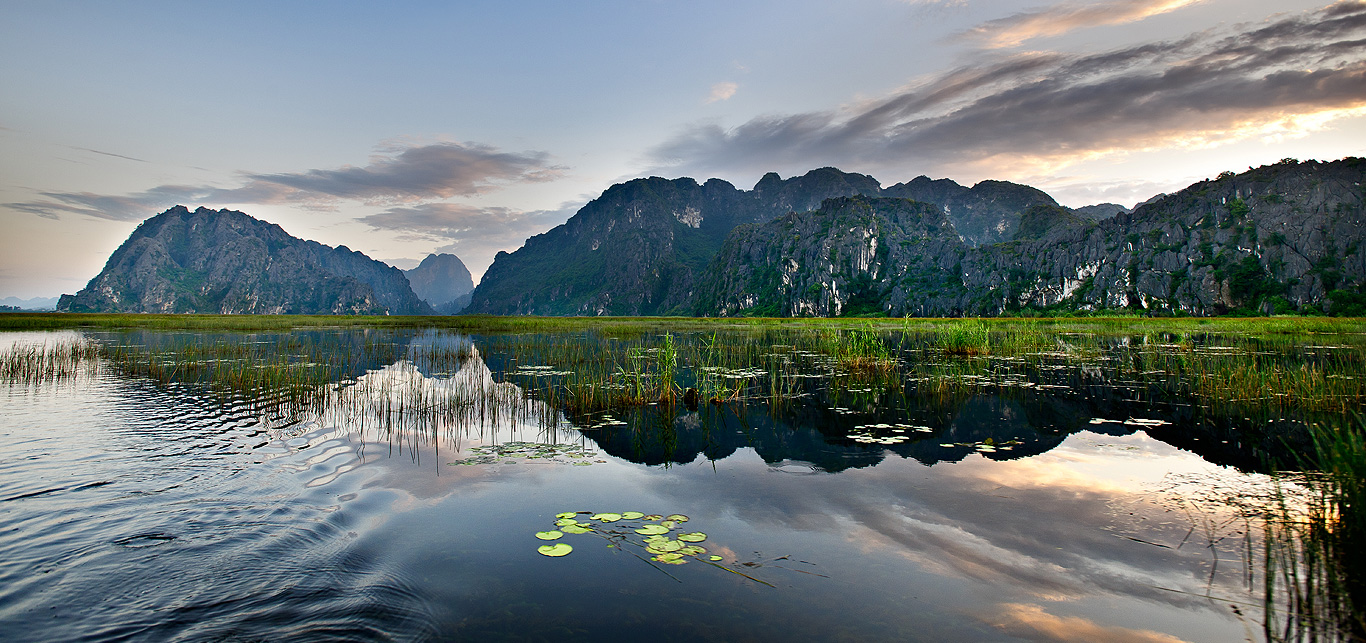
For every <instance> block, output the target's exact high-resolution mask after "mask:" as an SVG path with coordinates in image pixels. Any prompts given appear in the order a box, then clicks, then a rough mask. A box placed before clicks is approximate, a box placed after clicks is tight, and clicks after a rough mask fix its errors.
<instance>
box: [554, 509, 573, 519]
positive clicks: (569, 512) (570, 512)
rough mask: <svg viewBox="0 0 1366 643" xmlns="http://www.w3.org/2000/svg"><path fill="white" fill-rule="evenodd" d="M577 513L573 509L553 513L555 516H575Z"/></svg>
mask: <svg viewBox="0 0 1366 643" xmlns="http://www.w3.org/2000/svg"><path fill="white" fill-rule="evenodd" d="M577 515H579V514H578V512H575V511H566V512H563V513H557V514H555V517H556V518H573V517H574V516H577Z"/></svg>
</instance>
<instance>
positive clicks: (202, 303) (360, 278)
mask: <svg viewBox="0 0 1366 643" xmlns="http://www.w3.org/2000/svg"><path fill="white" fill-rule="evenodd" d="M57 310H59V311H63V312H102V313H220V314H262V313H267V314H271V313H273V314H280V313H293V314H351V315H383V314H390V315H413V314H430V313H431V312H432V309H431V307H430V306H428V305H427V304H426V303H425V302H423V301H422V300H421V299H419V298H418V297H417V295H415V294H413V291H412V289H411V288H410V287H409V286H408V280H407V279H406V278H404V276H403V273H402V272H400V271H399V270H398V269H397V268H394V267H392V266H389V265H386V264H384V263H382V262H379V261H375V260H374V259H371V258H369V257H367V256H365V255H364V254H362V253H359V252H356V251H353V250H351V249H349V248H347V247H346V246H339V247H336V248H332V247H330V246H325V245H323V244H320V243H317V242H315V241H304V240H302V239H298V238H295V237H292V236H290V235H289V234H288V233H286V232H285V231H284V230H283V229H281V228H280V226H278V225H275V224H272V223H267V222H265V221H261V220H258V219H254V218H252V217H250V216H247V215H246V214H243V213H241V212H236V211H232V210H210V209H207V208H199V209H197V210H195V211H194V212H191V211H189V210H188V209H187V208H185V207H184V206H176V207H173V208H171V209H169V210H167V211H166V212H163V213H161V214H159V215H157V216H155V217H152V218H150V219H148V220H146V221H143V222H142V223H141V224H140V225H139V226H138V227H137V229H136V230H134V231H133V234H132V235H130V236H129V237H128V240H127V241H125V242H123V245H121V246H119V248H118V249H117V250H115V251H114V254H112V255H111V256H110V257H109V261H108V262H107V263H106V264H105V266H104V269H103V270H102V271H100V274H99V275H97V276H96V277H95V278H94V279H91V280H90V283H89V284H88V285H86V287H85V288H84V289H82V290H81V291H80V292H78V293H76V294H75V295H63V296H62V298H61V300H60V301H59V302H58V304H57Z"/></svg>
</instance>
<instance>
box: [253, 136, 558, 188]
mask: <svg viewBox="0 0 1366 643" xmlns="http://www.w3.org/2000/svg"><path fill="white" fill-rule="evenodd" d="M548 159H549V155H547V154H546V153H544V152H527V153H522V154H513V153H509V152H500V151H498V150H496V149H494V148H492V147H489V146H487V145H479V144H474V143H466V144H463V145H462V144H459V143H438V144H435V145H424V146H421V147H409V148H405V149H401V150H397V151H396V153H390V154H388V155H376V156H375V157H374V158H372V159H371V161H370V164H369V165H367V166H365V167H344V168H341V169H337V170H309V171H307V172H302V173H293V174H253V175H249V176H248V178H249V179H250V181H251V183H248V187H249V186H251V184H252V183H255V182H260V183H265V184H268V185H275V186H284V187H287V188H291V189H293V190H297V191H299V192H302V193H305V194H308V195H322V196H329V197H336V198H339V199H352V200H357V201H368V202H386V201H397V202H403V201H412V200H421V199H444V198H450V197H454V196H472V195H475V194H479V193H482V192H487V191H489V190H490V189H493V188H494V187H495V186H496V184H498V183H515V182H522V181H546V180H551V179H554V178H558V177H559V176H560V174H561V173H562V171H563V169H564V168H562V167H559V166H554V165H550V164H549V161H548Z"/></svg>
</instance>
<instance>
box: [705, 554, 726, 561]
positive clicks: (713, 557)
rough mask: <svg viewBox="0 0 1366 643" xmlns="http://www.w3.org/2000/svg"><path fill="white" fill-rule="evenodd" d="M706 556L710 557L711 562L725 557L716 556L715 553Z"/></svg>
mask: <svg viewBox="0 0 1366 643" xmlns="http://www.w3.org/2000/svg"><path fill="white" fill-rule="evenodd" d="M708 558H710V559H711V561H712V562H716V561H718V560H725V557H723V556H717V555H716V554H712V555H711V556H708Z"/></svg>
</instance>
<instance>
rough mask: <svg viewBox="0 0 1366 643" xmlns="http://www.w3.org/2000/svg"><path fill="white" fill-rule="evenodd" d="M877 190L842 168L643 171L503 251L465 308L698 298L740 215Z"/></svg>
mask: <svg viewBox="0 0 1366 643" xmlns="http://www.w3.org/2000/svg"><path fill="white" fill-rule="evenodd" d="M877 191H878V183H877V180H876V179H873V178H872V177H869V176H866V175H862V174H851V173H846V172H841V171H839V170H836V169H834V168H821V169H818V170H812V171H811V172H808V173H806V174H805V175H803V176H799V177H793V178H790V179H781V178H779V177H778V175H776V174H769V175H766V176H765V177H764V178H763V179H761V180H760V181H759V183H758V184H757V185H756V186H755V189H754V190H739V189H736V187H735V186H734V185H731V184H730V183H727V182H726V181H722V180H720V179H711V180H708V181H707V182H706V183H702V184H698V183H697V181H695V180H693V179H690V178H681V179H673V180H669V179H663V178H659V177H650V178H646V179H636V180H633V181H627V182H626V183H622V184H618V185H614V186H612V187H610V188H608V189H607V190H606V191H605V192H603V193H602V195H601V196H599V197H598V198H596V199H594V200H593V201H591V202H589V203H588V204H587V205H585V206H584V207H583V208H582V209H580V210H579V211H578V212H577V213H576V214H575V215H574V216H573V217H570V219H569V220H568V221H566V222H565V223H564V224H563V225H560V226H557V227H555V228H553V229H551V230H550V231H548V232H546V233H544V234H539V235H536V236H534V237H531V238H530V239H527V241H526V244H525V245H523V246H522V247H521V248H520V249H518V250H517V251H515V252H512V253H506V252H500V253H498V255H497V256H496V257H495V258H494V261H493V265H492V266H490V267H489V269H488V271H487V272H485V273H484V276H483V278H482V279H481V280H480V282H479V285H478V287H476V288H475V290H474V294H473V295H472V301H471V303H470V305H469V307H468V308H467V309H466V312H469V313H492V314H536V315H656V314H677V313H686V312H687V311H688V310H690V309H691V308H692V302H693V297H694V294H693V290H694V285H695V281H694V280H695V278H696V275H698V274H699V273H700V272H701V271H703V270H704V269H705V268H706V266H707V264H708V263H709V262H710V261H711V260H712V258H713V257H714V256H715V255H716V251H717V250H718V249H719V248H720V247H721V243H722V242H723V241H724V240H725V238H726V235H727V234H729V233H730V231H731V230H732V229H733V228H735V226H737V225H741V224H746V223H761V222H763V221H768V220H769V219H772V218H773V217H776V216H780V215H782V214H785V213H787V212H789V211H791V210H792V209H794V208H799V209H807V208H810V207H814V206H815V205H818V204H819V203H820V202H821V201H822V200H823V199H825V198H829V197H831V196H840V195H844V194H859V193H872V194H876V193H877Z"/></svg>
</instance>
